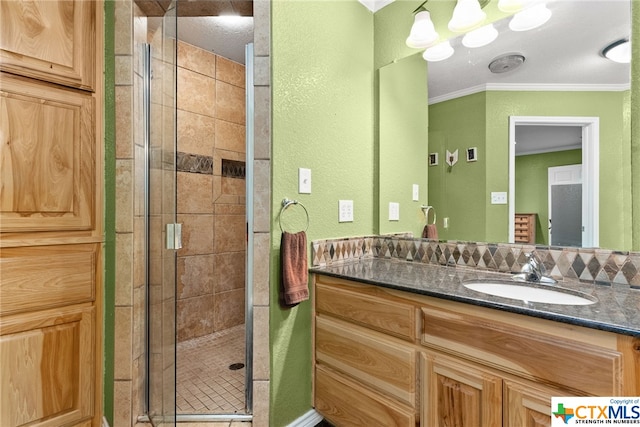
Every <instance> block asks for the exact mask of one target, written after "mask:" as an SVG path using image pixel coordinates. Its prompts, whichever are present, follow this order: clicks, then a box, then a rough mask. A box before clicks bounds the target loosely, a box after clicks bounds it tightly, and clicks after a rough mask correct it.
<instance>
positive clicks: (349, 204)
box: [338, 200, 353, 222]
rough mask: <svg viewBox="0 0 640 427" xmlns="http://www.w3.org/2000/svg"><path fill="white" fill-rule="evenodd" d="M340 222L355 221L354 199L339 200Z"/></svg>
mask: <svg viewBox="0 0 640 427" xmlns="http://www.w3.org/2000/svg"><path fill="white" fill-rule="evenodd" d="M338 222H353V200H339V201H338Z"/></svg>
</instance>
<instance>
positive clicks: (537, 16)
mask: <svg viewBox="0 0 640 427" xmlns="http://www.w3.org/2000/svg"><path fill="white" fill-rule="evenodd" d="M549 18H551V11H550V10H549V9H548V8H547V5H546V3H536V4H534V5H532V6H531V7H528V8H526V9H524V10H523V11H521V12H518V13H516V14H515V15H513V18H511V21H509V28H510V29H511V31H529V30H533V29H534V28H537V27H539V26H541V25H543V24H544V23H545V22H547V21H548V20H549Z"/></svg>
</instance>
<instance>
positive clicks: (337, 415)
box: [315, 366, 416, 427]
mask: <svg viewBox="0 0 640 427" xmlns="http://www.w3.org/2000/svg"><path fill="white" fill-rule="evenodd" d="M315 387H316V392H315V408H316V410H317V411H318V412H319V413H321V414H322V415H323V416H324V417H325V418H327V419H328V420H329V421H330V422H331V423H333V424H335V425H338V426H379V427H392V426H404V427H415V426H416V415H415V411H414V410H413V409H411V408H409V407H406V406H404V405H401V404H398V403H396V402H394V401H392V400H391V399H387V398H386V397H384V396H381V395H379V394H377V393H374V392H372V391H371V390H368V389H366V388H364V387H362V386H361V385H359V384H357V383H355V382H353V381H351V380H349V379H347V378H344V377H343V376H341V375H339V374H337V373H336V372H333V371H331V370H329V369H326V368H324V367H322V366H316V375H315Z"/></svg>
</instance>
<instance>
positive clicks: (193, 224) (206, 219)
mask: <svg viewBox="0 0 640 427" xmlns="http://www.w3.org/2000/svg"><path fill="white" fill-rule="evenodd" d="M178 222H181V223H182V249H180V250H178V256H186V255H203V254H212V253H213V240H214V238H215V237H214V238H212V236H214V232H213V231H214V230H213V224H214V222H213V215H188V214H184V215H178Z"/></svg>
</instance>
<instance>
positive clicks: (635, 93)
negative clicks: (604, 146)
mask: <svg viewBox="0 0 640 427" xmlns="http://www.w3.org/2000/svg"><path fill="white" fill-rule="evenodd" d="M631 5H632V6H631V50H632V53H631V56H632V57H633V58H640V5H639V4H638V2H637V1H632V2H631ZM639 83H640V61H637V60H634V61H631V107H630V110H631V114H630V117H633V118H634V120H631V147H630V151H628V153H630V156H629V157H630V158H631V171H630V180H629V181H628V182H631V199H629V205H630V208H631V212H632V214H631V218H632V221H631V224H632V236H631V239H632V242H633V244H632V249H633V250H635V251H640V120H639V119H638V118H640V84H639Z"/></svg>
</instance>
